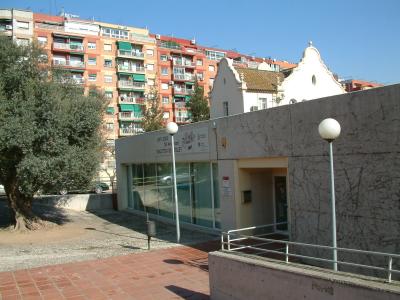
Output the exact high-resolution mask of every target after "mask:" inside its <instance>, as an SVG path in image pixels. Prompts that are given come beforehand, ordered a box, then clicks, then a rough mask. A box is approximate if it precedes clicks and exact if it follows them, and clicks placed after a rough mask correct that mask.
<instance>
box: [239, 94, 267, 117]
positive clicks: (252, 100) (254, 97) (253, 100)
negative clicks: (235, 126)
mask: <svg viewBox="0 0 400 300" xmlns="http://www.w3.org/2000/svg"><path fill="white" fill-rule="evenodd" d="M259 98H266V99H267V108H271V107H272V94H270V93H256V92H248V91H243V109H244V110H243V112H249V111H251V110H250V108H251V107H252V106H257V107H258V109H261V107H259V105H260V102H259V101H258V99H259Z"/></svg>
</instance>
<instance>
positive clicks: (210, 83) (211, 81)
mask: <svg viewBox="0 0 400 300" xmlns="http://www.w3.org/2000/svg"><path fill="white" fill-rule="evenodd" d="M208 84H209V85H210V86H212V85H213V84H214V78H210V80H209V81H208Z"/></svg>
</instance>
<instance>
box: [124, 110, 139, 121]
mask: <svg viewBox="0 0 400 300" xmlns="http://www.w3.org/2000/svg"><path fill="white" fill-rule="evenodd" d="M119 119H120V120H121V121H140V120H141V119H142V115H141V114H138V113H135V112H133V111H123V112H120V113H119Z"/></svg>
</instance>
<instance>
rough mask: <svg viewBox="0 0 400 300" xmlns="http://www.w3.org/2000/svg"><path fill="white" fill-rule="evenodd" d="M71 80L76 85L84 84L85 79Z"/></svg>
mask: <svg viewBox="0 0 400 300" xmlns="http://www.w3.org/2000/svg"><path fill="white" fill-rule="evenodd" d="M72 80H73V81H74V82H75V83H76V84H84V83H85V78H72Z"/></svg>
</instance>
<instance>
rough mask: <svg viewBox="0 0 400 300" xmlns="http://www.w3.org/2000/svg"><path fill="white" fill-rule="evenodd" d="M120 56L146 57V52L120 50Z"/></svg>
mask: <svg viewBox="0 0 400 300" xmlns="http://www.w3.org/2000/svg"><path fill="white" fill-rule="evenodd" d="M118 56H119V57H127V58H135V59H144V53H143V52H139V51H128V50H118Z"/></svg>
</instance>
